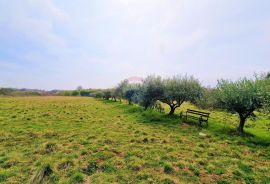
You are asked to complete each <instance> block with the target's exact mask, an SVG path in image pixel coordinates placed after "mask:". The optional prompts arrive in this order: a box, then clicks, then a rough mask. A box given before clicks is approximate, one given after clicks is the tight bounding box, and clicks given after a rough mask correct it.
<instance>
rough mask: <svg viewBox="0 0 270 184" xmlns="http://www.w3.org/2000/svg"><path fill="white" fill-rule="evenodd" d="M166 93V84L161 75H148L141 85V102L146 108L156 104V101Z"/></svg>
mask: <svg viewBox="0 0 270 184" xmlns="http://www.w3.org/2000/svg"><path fill="white" fill-rule="evenodd" d="M163 94H164V85H163V82H162V79H161V77H160V76H154V75H151V76H148V77H147V78H146V79H145V80H144V81H143V84H142V86H141V91H140V94H139V103H140V105H141V106H143V107H144V109H145V110H146V109H148V108H150V107H152V106H153V105H155V102H156V101H157V100H158V99H160V98H161V97H162V96H163Z"/></svg>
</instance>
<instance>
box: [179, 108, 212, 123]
mask: <svg viewBox="0 0 270 184" xmlns="http://www.w3.org/2000/svg"><path fill="white" fill-rule="evenodd" d="M209 115H210V113H208V112H202V111H195V110H191V109H187V111H186V112H185V114H182V112H181V113H180V118H181V119H183V120H185V121H187V119H188V118H190V119H194V120H198V121H199V125H200V126H202V123H203V122H205V123H206V125H207V126H208V118H209Z"/></svg>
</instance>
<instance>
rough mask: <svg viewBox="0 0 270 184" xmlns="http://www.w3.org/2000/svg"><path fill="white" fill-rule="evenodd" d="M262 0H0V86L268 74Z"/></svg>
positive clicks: (269, 45)
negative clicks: (179, 75)
mask: <svg viewBox="0 0 270 184" xmlns="http://www.w3.org/2000/svg"><path fill="white" fill-rule="evenodd" d="M269 9H270V1H269V0H257V1H255V0H226V1H225V0H91V1H89V0H76V1H74V0H65V1H63V0H23V1H22V0H0V87H15V88H35V89H46V90H50V89H75V88H76V87H77V86H79V85H81V86H83V87H84V88H108V87H113V86H114V85H116V84H117V83H118V82H119V81H121V80H123V79H125V78H128V77H131V76H139V77H146V76H147V75H150V74H156V75H161V76H163V77H170V76H173V75H178V74H182V75H185V74H187V75H193V76H194V77H196V78H198V79H199V80H200V81H201V82H202V84H203V85H205V86H215V85H216V83H217V79H221V78H223V79H231V80H236V79H238V78H241V77H245V76H246V77H251V76H253V75H254V73H261V72H267V71H270V11H269Z"/></svg>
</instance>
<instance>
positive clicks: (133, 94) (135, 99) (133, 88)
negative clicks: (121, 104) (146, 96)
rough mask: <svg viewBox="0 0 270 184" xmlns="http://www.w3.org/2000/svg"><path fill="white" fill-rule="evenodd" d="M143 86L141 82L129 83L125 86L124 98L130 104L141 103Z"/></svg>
mask: <svg viewBox="0 0 270 184" xmlns="http://www.w3.org/2000/svg"><path fill="white" fill-rule="evenodd" d="M140 93H141V88H140V85H139V84H128V85H127V86H126V87H125V88H124V98H125V99H126V100H127V101H128V103H129V104H132V103H139V98H140V97H139V96H140Z"/></svg>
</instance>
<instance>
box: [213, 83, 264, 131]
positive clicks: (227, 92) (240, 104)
mask: <svg viewBox="0 0 270 184" xmlns="http://www.w3.org/2000/svg"><path fill="white" fill-rule="evenodd" d="M261 84H262V83H261V82H260V80H257V79H256V80H251V79H246V78H243V79H239V80H237V81H236V82H232V81H229V80H219V81H218V85H217V90H218V92H217V102H218V104H219V106H220V107H221V108H223V109H226V110H228V111H230V112H233V113H238V115H239V119H240V122H239V126H238V129H237V130H238V131H239V132H241V133H242V132H244V125H245V122H246V119H247V118H249V117H251V116H253V115H254V114H253V113H254V111H255V110H257V109H260V108H261V107H262V106H263V104H264V103H265V97H264V92H263V90H262V85H261Z"/></svg>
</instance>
